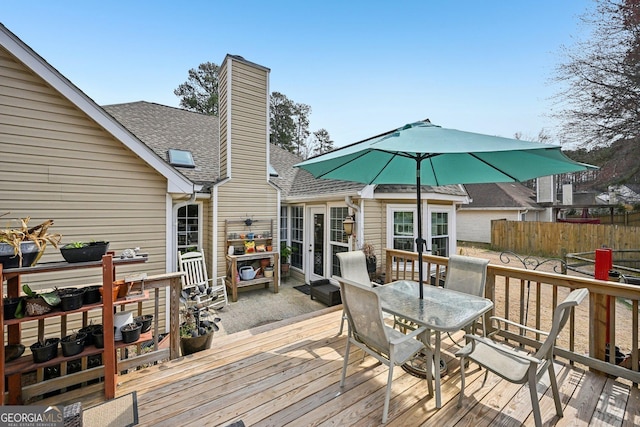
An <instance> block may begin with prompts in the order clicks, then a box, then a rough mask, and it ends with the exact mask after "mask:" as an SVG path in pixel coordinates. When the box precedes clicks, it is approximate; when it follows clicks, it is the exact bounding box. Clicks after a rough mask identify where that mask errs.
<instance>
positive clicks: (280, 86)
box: [0, 0, 593, 146]
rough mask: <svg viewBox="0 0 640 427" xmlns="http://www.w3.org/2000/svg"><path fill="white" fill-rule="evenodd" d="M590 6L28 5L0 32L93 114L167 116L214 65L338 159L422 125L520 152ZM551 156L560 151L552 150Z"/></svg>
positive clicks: (582, 0) (544, 121) (549, 1)
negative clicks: (264, 72) (238, 71)
mask: <svg viewBox="0 0 640 427" xmlns="http://www.w3.org/2000/svg"><path fill="white" fill-rule="evenodd" d="M592 7H593V3H592V1H591V0H566V1H565V0H562V1H558V0H536V1H534V0H517V1H506V0H485V1H478V0H460V1H455V2H446V1H427V0H423V1H400V0H399V1H394V2H391V1H374V0H370V1H347V0H344V1H333V0H325V1H321V2H319V1H317V2H312V1H309V2H289V1H278V0H274V1H232V0H229V1H225V2H221V1H213V0H212V1H204V0H203V1H186V2H178V1H161V0H156V1H117V0H112V1H103V2H97V1H87V0H81V1H44V0H41V1H33V0H20V1H11V2H8V1H7V2H4V4H3V6H2V14H1V15H0V19H1V22H2V24H3V25H5V26H6V27H7V28H8V29H9V30H10V31H12V32H13V33H14V34H16V35H17V36H18V37H19V38H20V39H22V40H23V41H24V42H25V43H26V44H27V45H29V46H30V47H31V48H32V49H34V50H35V51H36V52H37V53H38V54H40V55H41V56H42V57H43V58H44V59H45V60H47V61H48V62H49V63H50V64H51V65H52V66H54V67H55V68H57V69H58V71H60V72H61V73H62V74H63V75H64V76H65V77H67V78H68V79H69V80H71V81H72V82H73V83H74V84H75V85H76V86H78V87H79V88H80V89H81V90H82V91H84V92H85V93H86V94H87V95H88V96H90V97H91V98H92V99H93V100H94V101H96V102H97V103H98V104H100V105H107V104H115V103H124V102H134V101H140V100H143V101H149V102H156V103H160V104H165V105H170V106H176V107H177V106H178V102H179V99H178V97H176V96H175V95H174V94H173V90H174V89H175V88H177V87H178V85H180V84H181V83H183V82H185V81H186V80H187V77H188V74H187V73H188V70H189V69H190V68H196V67H197V66H198V65H199V64H200V63H202V62H206V61H210V62H215V63H217V64H220V63H222V60H223V59H224V57H225V55H226V54H227V53H230V54H234V55H241V56H243V57H244V58H245V59H247V60H249V61H252V62H255V63H258V64H260V65H263V66H265V67H268V68H270V69H271V74H270V82H271V83H270V84H271V91H278V92H282V93H284V94H285V95H287V97H289V98H290V99H292V100H293V101H295V102H299V103H305V104H308V105H310V106H311V108H312V112H311V116H310V118H311V126H310V128H311V131H315V130H317V129H320V128H325V129H327V130H328V131H329V134H330V135H331V137H332V139H333V140H334V142H335V144H336V145H338V146H341V145H345V144H348V143H352V142H356V141H359V140H362V139H365V138H368V137H370V136H373V135H377V134H379V133H382V132H385V131H388V130H391V129H394V128H397V127H400V126H402V125H404V124H405V123H409V122H412V121H416V120H421V119H425V118H429V119H430V120H431V122H432V123H435V124H438V125H441V126H443V127H447V128H454V129H460V130H465V131H471V132H479V133H486V134H490V135H499V136H505V137H513V135H514V134H515V133H516V132H520V133H522V134H523V135H524V136H525V137H528V138H529V139H531V138H535V137H536V135H537V134H538V132H539V131H540V130H542V129H545V130H547V131H548V132H550V133H554V132H555V131H556V125H557V123H555V122H554V121H553V120H552V119H551V118H550V117H548V116H547V114H548V113H549V112H550V110H551V108H552V102H551V101H550V100H549V97H550V96H551V95H552V94H554V93H555V92H557V90H558V87H557V86H554V85H552V84H551V83H550V79H551V77H552V76H553V70H554V67H556V66H557V64H559V63H560V62H561V60H562V56H561V54H560V46H561V45H571V44H572V43H573V40H575V37H576V36H579V34H580V33H579V30H580V25H579V19H578V17H579V15H581V14H583V13H584V12H585V11H587V10H588V9H590V8H592ZM555 142H560V141H559V140H556V141H555Z"/></svg>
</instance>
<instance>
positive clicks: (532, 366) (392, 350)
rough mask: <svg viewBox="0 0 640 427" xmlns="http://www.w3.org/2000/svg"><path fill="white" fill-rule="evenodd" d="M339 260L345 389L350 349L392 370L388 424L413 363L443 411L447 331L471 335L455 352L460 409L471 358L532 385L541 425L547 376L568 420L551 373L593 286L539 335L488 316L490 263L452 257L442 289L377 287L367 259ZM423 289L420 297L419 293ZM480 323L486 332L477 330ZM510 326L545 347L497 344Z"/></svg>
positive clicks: (558, 311) (357, 255)
mask: <svg viewBox="0 0 640 427" xmlns="http://www.w3.org/2000/svg"><path fill="white" fill-rule="evenodd" d="M338 258H339V260H340V267H341V276H334V279H335V280H337V281H338V282H339V283H340V290H341V297H342V303H343V308H344V314H343V323H344V322H345V321H346V322H347V324H348V340H347V346H346V350H345V356H344V366H343V370H342V378H341V382H340V387H344V386H345V377H346V371H347V366H348V363H349V361H348V360H349V353H350V351H351V348H350V346H351V345H354V346H356V347H358V348H359V349H362V350H363V351H364V352H365V353H366V354H368V355H371V356H373V357H375V358H376V359H378V360H379V361H380V362H381V363H383V364H385V365H387V366H388V367H389V372H388V379H387V387H386V394H385V400H384V409H383V413H382V423H386V422H387V418H388V412H389V398H390V394H391V384H392V379H393V369H394V366H402V365H405V366H407V365H410V366H412V367H413V368H414V369H415V368H416V367H417V368H418V370H420V371H421V372H423V374H424V377H425V378H426V381H427V388H428V392H429V395H431V396H433V395H434V384H435V401H436V408H441V406H442V397H441V391H440V372H439V371H438V370H437V369H435V368H434V367H439V366H441V354H440V353H441V340H442V334H443V333H444V334H449V333H453V332H457V331H459V330H464V331H465V332H466V333H465V335H464V337H465V340H464V342H463V343H462V344H460V348H459V349H458V350H457V351H456V353H455V355H456V356H457V357H459V359H460V375H461V378H460V395H459V401H458V406H460V405H461V404H462V401H463V397H464V386H465V368H466V367H467V366H468V361H473V362H475V363H477V364H478V365H480V366H481V367H482V368H485V369H486V371H485V380H486V377H487V374H488V372H489V371H491V372H493V373H494V374H497V375H499V376H500V377H502V378H503V379H505V380H507V381H510V382H513V383H517V384H524V383H528V386H529V390H530V394H531V404H532V408H533V415H534V420H535V424H536V426H540V425H542V419H541V414H540V407H539V402H538V396H537V387H536V386H537V383H538V381H539V380H540V378H541V377H542V376H543V375H544V374H545V373H548V374H549V380H550V383H551V389H552V393H553V398H554V402H555V408H556V413H557V414H558V416H562V406H561V402H560V397H559V393H558V385H557V381H556V376H555V372H554V368H553V350H554V344H555V340H556V337H557V335H558V333H559V332H560V330H561V329H562V328H563V326H564V325H565V324H566V322H567V320H568V319H569V316H570V314H571V310H572V308H573V307H575V306H576V305H578V304H580V302H581V301H582V300H583V299H584V298H585V297H586V296H587V295H588V291H587V289H576V290H574V291H572V292H571V293H569V295H568V296H567V297H566V298H565V300H564V301H563V302H561V303H559V304H558V305H557V307H556V308H555V311H554V315H553V323H552V327H551V330H550V331H540V330H537V329H534V328H530V327H527V326H524V325H520V324H518V323H515V322H512V321H510V320H507V319H503V318H500V317H496V316H491V317H490V319H489V320H487V319H485V317H486V316H485V315H486V314H488V313H489V312H490V311H491V310H492V308H493V302H492V301H491V300H490V299H487V298H485V296H484V288H485V281H486V272H487V264H488V263H489V261H488V260H485V259H480V258H473V257H467V256H460V255H452V256H451V257H450V258H449V261H448V265H447V269H446V275H445V281H444V287H440V286H433V285H431V284H425V283H422V280H419V281H417V282H416V281H410V280H398V281H395V282H392V283H389V284H386V285H382V286H379V285H377V284H375V283H371V282H370V281H369V280H368V278H367V277H368V276H367V275H366V270H364V273H363V270H362V269H363V268H365V264H364V262H365V261H364V255H363V254H362V253H361V252H359V251H353V252H344V253H340V254H338ZM420 287H422V292H419V289H420ZM489 322H490V323H489ZM477 325H481V327H475V326H477ZM489 326H491V329H490V330H489ZM508 327H510V328H511V329H516V330H520V331H525V330H526V331H529V332H533V333H536V334H540V335H541V336H543V337H545V338H544V340H543V342H542V344H541V345H540V347H539V348H538V349H537V350H536V351H535V352H534V353H532V354H529V353H526V352H524V351H522V350H521V349H515V348H514V347H510V346H507V345H504V343H501V342H499V341H496V340H494V339H495V338H497V335H499V334H500V331H501V328H502V329H504V328H508ZM341 331H342V327H341ZM432 336H434V340H432V339H431V338H432ZM416 360H419V361H420V362H416ZM435 371H437V372H435ZM434 372H435V373H434Z"/></svg>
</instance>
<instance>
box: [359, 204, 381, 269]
mask: <svg viewBox="0 0 640 427" xmlns="http://www.w3.org/2000/svg"><path fill="white" fill-rule="evenodd" d="M363 210H364V215H365V219H364V239H363V243H371V244H372V245H373V246H374V248H375V252H376V257H377V258H378V268H379V267H380V262H382V261H384V248H385V247H386V242H385V241H386V238H385V233H386V226H385V223H384V220H383V219H384V218H385V213H384V204H382V203H380V202H379V201H377V200H371V199H367V200H365V201H364V209H363Z"/></svg>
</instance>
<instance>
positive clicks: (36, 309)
mask: <svg viewBox="0 0 640 427" xmlns="http://www.w3.org/2000/svg"><path fill="white" fill-rule="evenodd" d="M22 291H23V292H24V293H25V294H26V295H27V296H26V297H25V299H24V303H23V304H24V306H25V311H26V313H27V316H39V315H41V314H46V313H48V312H50V311H51V309H52V308H53V307H55V306H57V305H58V304H60V296H59V295H58V293H57V292H55V291H54V292H44V293H41V294H38V293H37V292H34V291H32V290H31V287H29V285H27V284H25V285H22ZM23 316H24V314H23V313H22V310H20V307H18V309H17V310H16V317H17V318H22V317H23Z"/></svg>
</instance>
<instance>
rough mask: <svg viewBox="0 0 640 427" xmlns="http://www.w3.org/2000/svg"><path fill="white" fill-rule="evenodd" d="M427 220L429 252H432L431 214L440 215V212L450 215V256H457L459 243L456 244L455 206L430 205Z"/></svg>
mask: <svg viewBox="0 0 640 427" xmlns="http://www.w3.org/2000/svg"><path fill="white" fill-rule="evenodd" d="M426 211H427V218H426V221H425V222H424V224H426V227H423V228H426V231H425V230H423V231H425V232H426V234H427V235H428V238H426V240H427V250H429V251H431V250H432V246H431V239H432V236H431V214H432V213H438V212H443V213H447V214H448V220H449V222H448V224H447V225H448V228H449V233H448V236H449V255H451V254H455V253H456V248H457V243H456V220H455V209H454V207H453V206H448V205H428V206H427V209H426Z"/></svg>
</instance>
